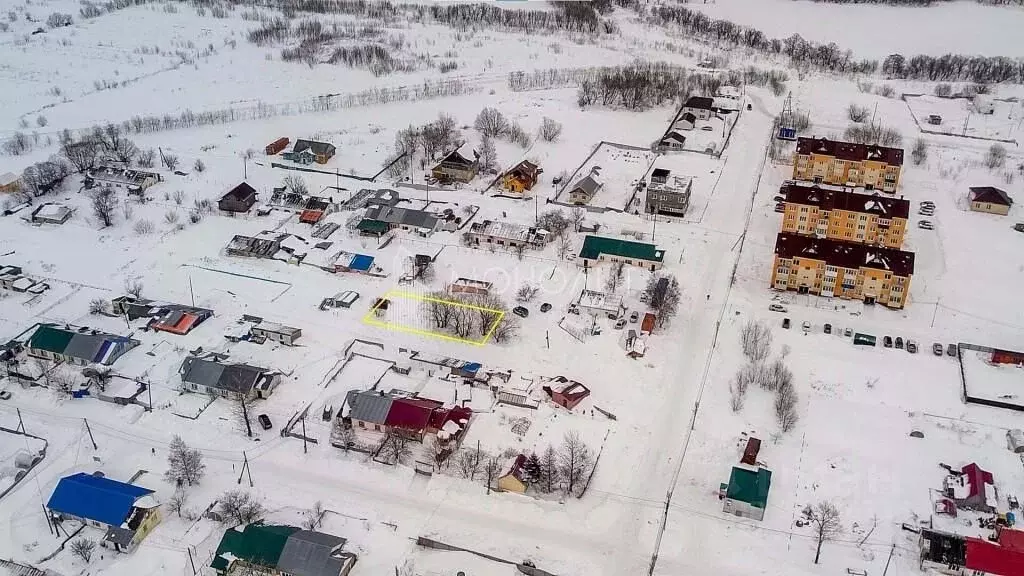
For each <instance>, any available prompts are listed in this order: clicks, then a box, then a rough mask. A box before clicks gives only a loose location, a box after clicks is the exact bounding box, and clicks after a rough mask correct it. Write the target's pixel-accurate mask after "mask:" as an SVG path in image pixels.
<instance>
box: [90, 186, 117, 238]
mask: <svg viewBox="0 0 1024 576" xmlns="http://www.w3.org/2000/svg"><path fill="white" fill-rule="evenodd" d="M115 209H117V199H116V198H115V197H114V190H113V189H112V188H110V187H103V188H100V189H99V190H97V191H95V192H93V195H92V212H93V214H95V215H96V219H97V220H99V221H100V224H102V225H103V227H104V228H106V227H108V226H110V225H111V224H113V223H114V210H115Z"/></svg>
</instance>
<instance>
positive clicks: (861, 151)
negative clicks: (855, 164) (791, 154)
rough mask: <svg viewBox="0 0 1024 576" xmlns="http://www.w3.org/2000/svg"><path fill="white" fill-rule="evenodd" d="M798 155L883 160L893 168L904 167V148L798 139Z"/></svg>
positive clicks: (854, 159)
mask: <svg viewBox="0 0 1024 576" xmlns="http://www.w3.org/2000/svg"><path fill="white" fill-rule="evenodd" d="M796 153H797V154H800V155H808V154H821V155H824V156H833V157H835V158H839V159H840V160H853V161H863V160H881V161H883V162H885V163H886V164H891V165H893V166H902V165H903V149H902V148H888V147H885V146H869V145H867V144H853V143H850V142H839V141H836V140H829V139H827V138H798V139H797V141H796Z"/></svg>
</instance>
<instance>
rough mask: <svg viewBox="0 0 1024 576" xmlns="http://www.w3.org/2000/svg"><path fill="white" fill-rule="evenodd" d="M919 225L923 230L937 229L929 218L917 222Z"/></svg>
mask: <svg viewBox="0 0 1024 576" xmlns="http://www.w3.org/2000/svg"><path fill="white" fill-rule="evenodd" d="M917 227H918V228H921V229H923V230H935V226H934V225H933V224H932V223H931V221H929V220H921V221H920V222H918V223H917Z"/></svg>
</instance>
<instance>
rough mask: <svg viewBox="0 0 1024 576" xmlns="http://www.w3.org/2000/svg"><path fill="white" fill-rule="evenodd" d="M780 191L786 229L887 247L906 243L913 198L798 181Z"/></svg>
mask: <svg viewBox="0 0 1024 576" xmlns="http://www.w3.org/2000/svg"><path fill="white" fill-rule="evenodd" d="M780 194H782V196H784V197H785V204H786V210H785V212H783V216H782V231H783V232H789V233H792V234H801V235H804V236H817V237H819V238H820V237H824V238H830V239H832V240H843V241H846V242H857V243H859V244H872V245H879V246H885V247H886V248H897V249H898V248H901V247H902V246H903V238H904V236H905V235H906V233H907V220H908V218H909V216H910V201H909V200H904V199H902V198H889V197H883V196H878V195H877V194H859V193H855V192H841V191H836V190H828V189H824V188H822V187H820V186H818V185H807V184H801V183H797V182H793V183H788V184H784V185H783V186H782V188H781V189H780Z"/></svg>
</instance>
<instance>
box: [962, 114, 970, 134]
mask: <svg viewBox="0 0 1024 576" xmlns="http://www.w3.org/2000/svg"><path fill="white" fill-rule="evenodd" d="M970 119H971V113H970V111H968V112H967V116H965V117H964V132H963V136H967V121H968V120H970Z"/></svg>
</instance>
